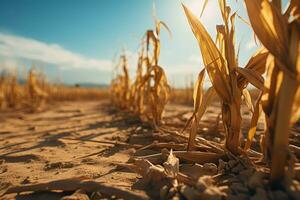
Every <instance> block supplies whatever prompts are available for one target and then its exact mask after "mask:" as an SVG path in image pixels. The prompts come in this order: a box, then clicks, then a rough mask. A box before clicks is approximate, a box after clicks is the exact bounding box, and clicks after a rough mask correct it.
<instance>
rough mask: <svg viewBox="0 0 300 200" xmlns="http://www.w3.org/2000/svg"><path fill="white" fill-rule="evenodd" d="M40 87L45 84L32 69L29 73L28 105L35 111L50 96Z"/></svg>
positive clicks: (27, 84) (27, 85)
mask: <svg viewBox="0 0 300 200" xmlns="http://www.w3.org/2000/svg"><path fill="white" fill-rule="evenodd" d="M40 85H43V84H42V83H41V81H40V80H39V79H38V77H37V75H36V73H35V71H34V70H33V69H31V70H30V71H29V73H28V78H27V82H26V87H27V91H28V97H29V102H28V103H29V105H30V107H31V109H32V110H33V111H34V110H36V109H37V108H38V107H39V106H40V105H41V104H42V103H44V101H45V100H46V98H47V96H48V94H47V93H46V92H45V91H43V90H42V89H41V87H40Z"/></svg>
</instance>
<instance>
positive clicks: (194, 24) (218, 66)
mask: <svg viewBox="0 0 300 200" xmlns="http://www.w3.org/2000/svg"><path fill="white" fill-rule="evenodd" d="M183 8H184V11H185V14H186V16H187V18H188V21H189V23H190V26H191V28H192V31H193V33H194V35H195V37H196V38H197V40H198V44H199V47H200V50H201V53H202V58H203V62H204V65H205V68H206V70H207V72H208V75H209V77H210V80H211V82H212V84H213V85H214V86H215V89H216V91H217V93H218V95H219V96H220V97H221V98H222V100H223V101H230V89H229V85H228V84H229V83H228V82H227V81H226V78H225V76H226V74H223V73H222V68H225V67H226V62H225V60H224V58H223V57H222V55H221V53H220V52H219V50H218V48H217V46H216V45H215V44H214V42H213V40H212V39H211V37H210V35H209V34H208V32H207V31H206V29H205V28H204V26H203V25H202V24H201V22H200V21H199V20H198V19H197V17H196V16H195V15H194V14H192V12H191V11H190V10H189V9H188V8H186V7H185V6H184V5H183Z"/></svg>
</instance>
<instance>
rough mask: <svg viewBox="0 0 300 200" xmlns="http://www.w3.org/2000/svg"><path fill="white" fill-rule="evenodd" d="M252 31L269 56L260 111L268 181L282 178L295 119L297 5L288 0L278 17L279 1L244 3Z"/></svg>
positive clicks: (299, 74) (299, 54) (299, 64)
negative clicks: (264, 120)
mask: <svg viewBox="0 0 300 200" xmlns="http://www.w3.org/2000/svg"><path fill="white" fill-rule="evenodd" d="M245 3H246V7H247V11H248V15H249V18H250V22H251V25H252V27H253V30H254V32H255V34H256V35H257V37H258V38H259V40H260V41H261V43H262V44H263V45H264V46H265V48H266V49H267V50H268V51H269V52H270V53H271V57H270V60H269V63H268V64H269V67H268V74H267V81H266V83H265V87H266V88H267V90H266V92H265V93H264V95H263V97H262V100H263V110H264V112H265V115H266V122H267V131H266V138H265V139H264V141H265V144H264V145H265V146H264V148H265V151H264V156H265V158H266V160H270V161H271V163H272V164H271V180H272V181H273V183H275V182H278V181H280V180H282V179H283V177H284V167H285V165H286V160H287V156H288V138H289V127H290V125H291V124H292V123H294V122H296V120H298V119H299V114H300V111H299V106H300V102H299V101H300V87H299V80H300V1H298V0H291V1H290V4H289V7H288V9H287V10H286V12H285V13H283V14H282V10H281V0H273V1H271V2H270V1H268V0H245Z"/></svg>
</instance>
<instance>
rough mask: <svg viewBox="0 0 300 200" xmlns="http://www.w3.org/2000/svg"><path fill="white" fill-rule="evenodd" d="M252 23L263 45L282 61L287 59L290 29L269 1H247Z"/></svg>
mask: <svg viewBox="0 0 300 200" xmlns="http://www.w3.org/2000/svg"><path fill="white" fill-rule="evenodd" d="M245 4H246V8H247V11H248V15H249V18H250V22H251V25H252V28H253V30H254V32H255V34H256V35H257V36H258V38H259V39H260V41H261V43H262V44H263V45H264V46H265V47H266V48H267V49H268V50H269V51H270V52H271V53H272V54H273V55H274V56H276V57H278V58H279V59H280V60H281V61H284V60H285V59H286V58H287V52H288V47H287V44H288V32H287V31H288V27H287V21H285V20H284V18H282V16H281V12H280V10H278V9H277V8H276V7H274V5H272V4H271V3H270V2H269V1H268V0H245Z"/></svg>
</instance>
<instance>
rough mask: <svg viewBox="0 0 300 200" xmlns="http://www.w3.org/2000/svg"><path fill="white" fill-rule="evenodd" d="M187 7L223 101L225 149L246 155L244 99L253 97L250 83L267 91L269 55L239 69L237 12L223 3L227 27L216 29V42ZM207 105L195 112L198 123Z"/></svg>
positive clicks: (203, 55) (204, 57) (222, 13)
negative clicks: (243, 147) (243, 146)
mask: <svg viewBox="0 0 300 200" xmlns="http://www.w3.org/2000/svg"><path fill="white" fill-rule="evenodd" d="M183 7H184V11H185V14H186V16H187V18H188V21H189V24H190V26H191V28H192V31H193V33H194V35H195V37H196V39H197V40H198V44H199V47H200V50H201V54H202V59H203V63H204V67H205V70H206V72H207V73H208V76H209V78H210V81H211V83H212V87H213V90H215V91H216V93H217V95H218V96H219V98H220V99H221V105H222V106H221V107H222V121H223V126H224V130H225V136H226V140H225V147H226V149H228V150H229V151H231V152H232V153H233V154H239V153H242V152H241V148H240V137H241V121H242V117H241V112H240V109H241V104H242V97H243V98H245V99H246V100H247V101H248V102H251V99H249V95H247V94H248V93H249V92H248V91H247V89H246V86H247V84H248V83H251V84H253V85H254V86H255V87H257V88H259V89H263V78H262V76H261V74H262V73H263V72H264V71H265V62H266V57H267V56H266V55H267V53H266V52H264V51H259V52H258V53H257V54H256V55H254V56H253V57H252V58H250V60H249V61H248V63H247V64H246V66H245V67H244V68H241V67H239V65H238V58H237V54H236V52H235V26H234V22H235V17H236V13H233V14H231V9H230V7H229V6H227V5H226V1H225V0H220V1H219V7H220V10H221V15H222V18H223V22H224V24H222V25H217V26H216V28H217V38H216V42H214V41H213V39H212V38H211V36H210V35H209V33H208V32H207V30H206V29H205V27H204V26H203V25H202V23H201V22H200V21H199V20H198V18H197V17H196V16H195V15H194V14H192V13H191V12H190V11H189V9H188V8H186V7H185V6H183ZM198 82H199V81H198ZM211 90H212V89H211ZM198 95H200V93H199V92H197V93H196V96H198ZM194 99H195V98H194ZM198 99H201V98H198ZM207 103H209V102H207V100H206V101H204V103H203V108H202V109H201V110H200V111H201V113H199V114H196V113H194V116H197V115H198V116H197V120H200V118H201V116H202V115H203V113H204V111H203V110H205V107H206V106H207ZM200 105H201V104H200ZM196 109H197V108H196ZM198 112H199V111H198ZM195 123H196V124H197V123H198V122H197V121H196V122H195ZM195 134H196V131H192V132H191V134H190V141H189V147H190V148H191V146H192V144H193V141H194V138H195V137H196V136H195Z"/></svg>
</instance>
